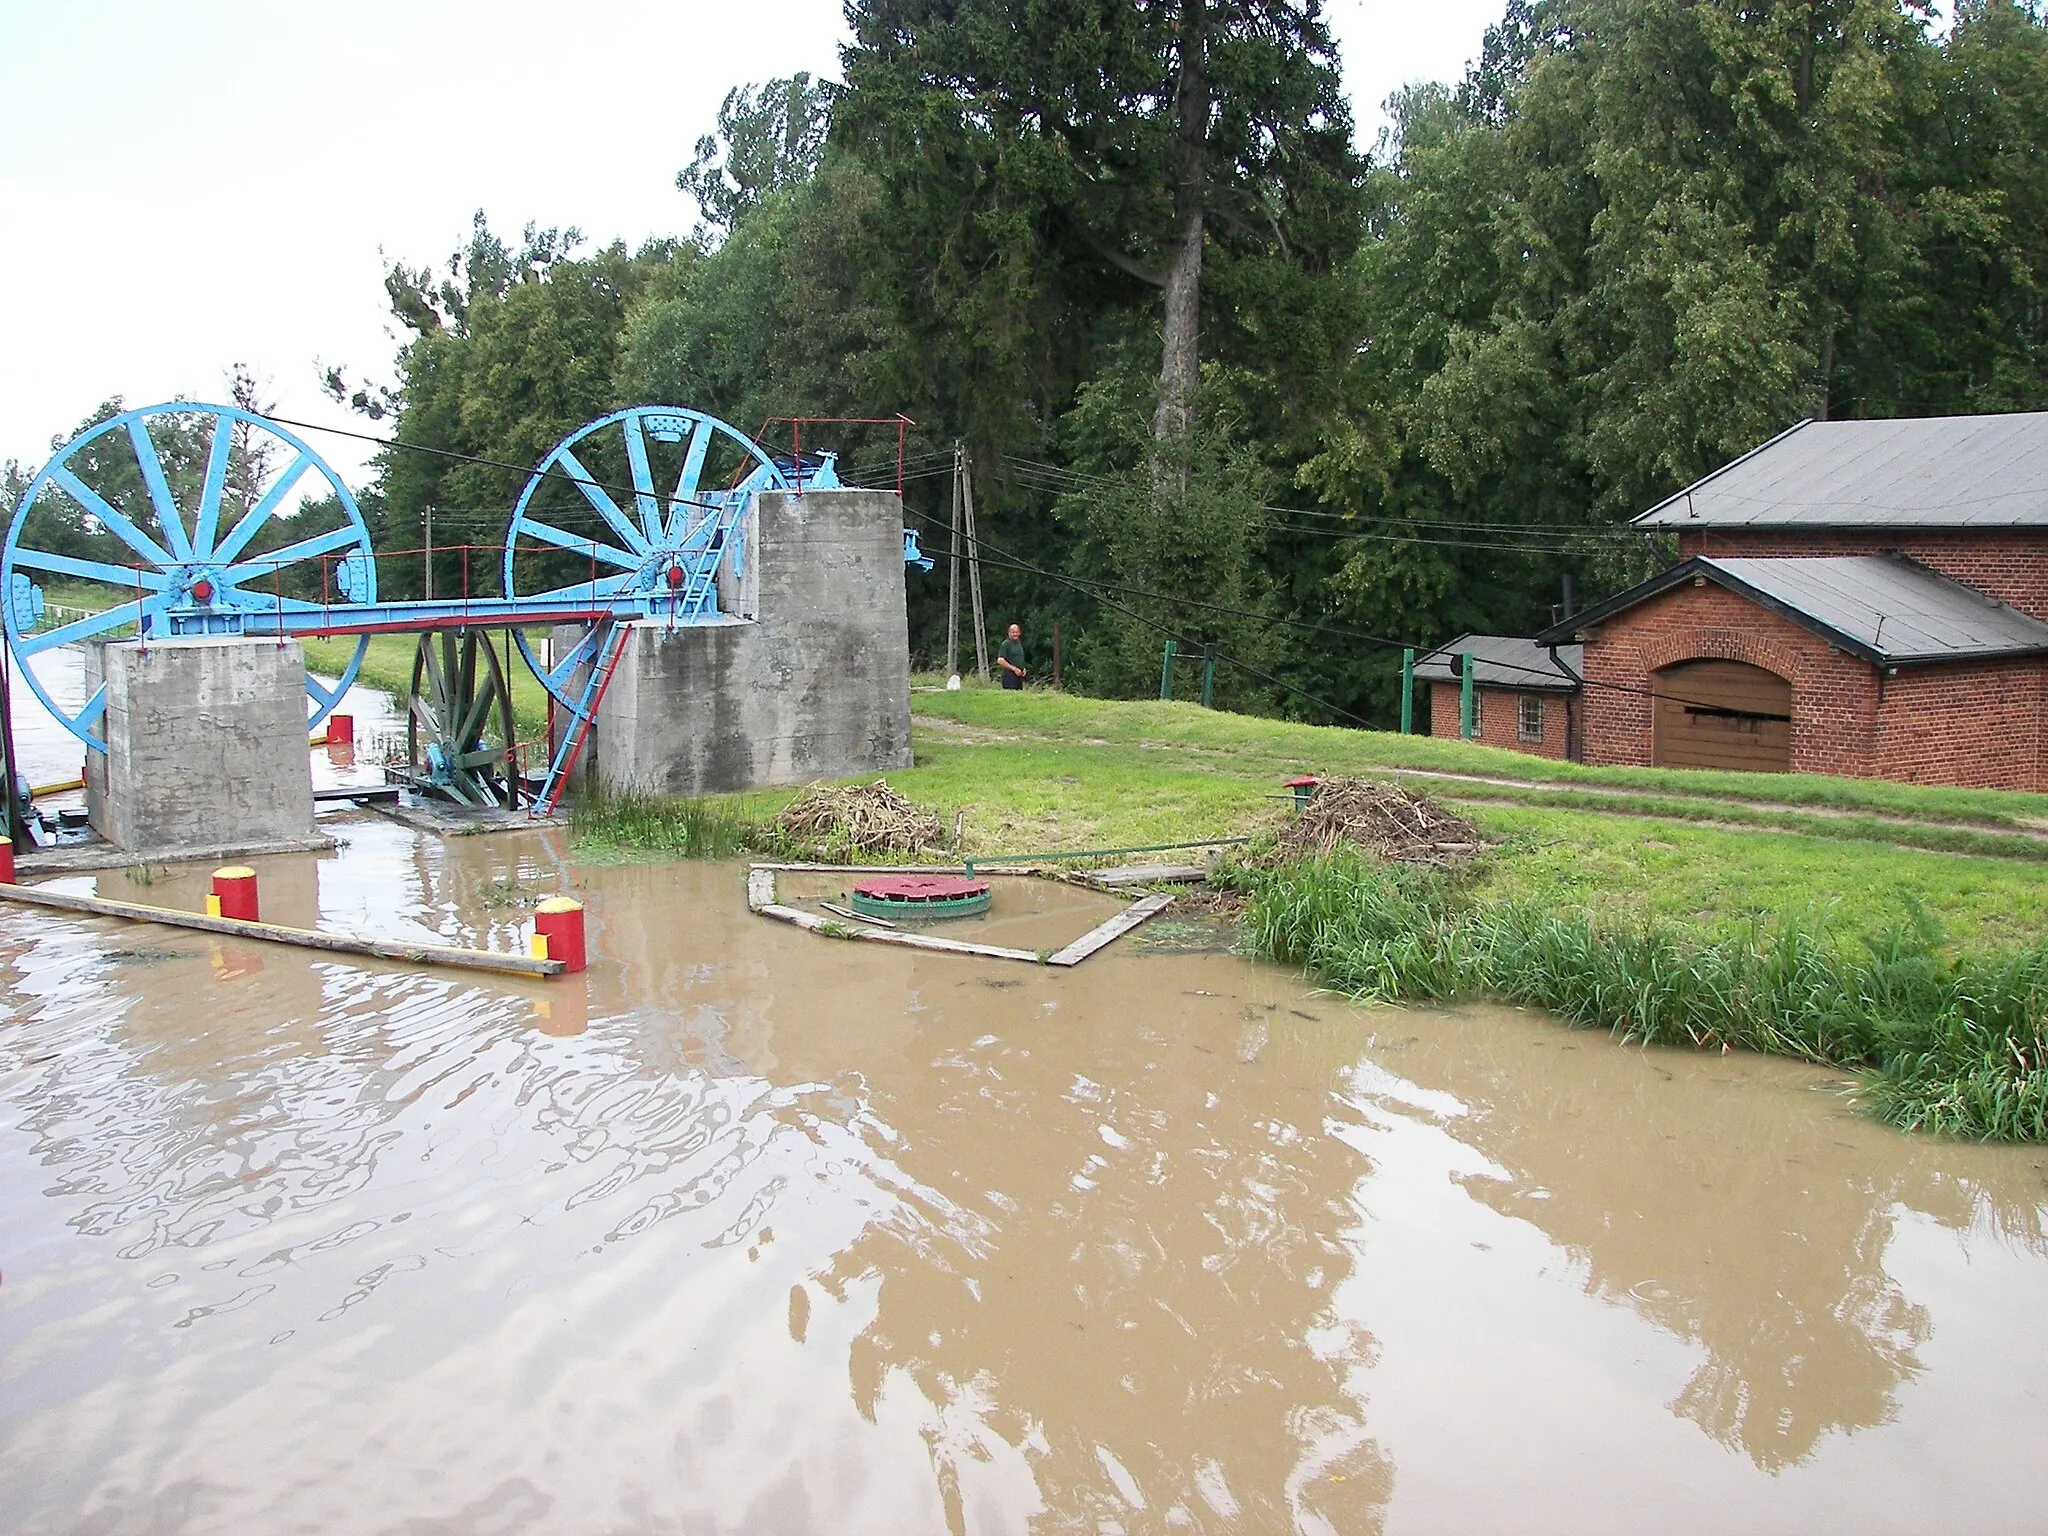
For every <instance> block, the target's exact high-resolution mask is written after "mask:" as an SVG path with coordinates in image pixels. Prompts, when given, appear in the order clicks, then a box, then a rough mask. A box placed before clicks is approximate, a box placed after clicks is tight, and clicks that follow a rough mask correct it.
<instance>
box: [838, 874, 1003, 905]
mask: <svg viewBox="0 0 2048 1536" xmlns="http://www.w3.org/2000/svg"><path fill="white" fill-rule="evenodd" d="M854 890H856V891H858V892H859V893H860V894H861V895H863V896H866V897H869V898H871V899H873V900H876V901H957V900H959V899H960V898H961V897H963V896H984V895H986V894H987V893H988V882H987V881H986V880H973V879H969V878H968V877H967V876H965V875H871V876H869V877H868V878H867V879H865V880H863V881H861V882H860V884H858V885H856V886H855V887H854Z"/></svg>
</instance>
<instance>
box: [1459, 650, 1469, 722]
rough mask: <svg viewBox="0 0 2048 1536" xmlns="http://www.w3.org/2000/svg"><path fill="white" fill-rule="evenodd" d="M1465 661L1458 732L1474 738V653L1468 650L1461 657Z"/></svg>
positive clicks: (1461, 684) (1460, 693) (1460, 692)
mask: <svg viewBox="0 0 2048 1536" xmlns="http://www.w3.org/2000/svg"><path fill="white" fill-rule="evenodd" d="M1459 659H1460V660H1461V661H1462V662H1464V667H1463V669H1462V671H1463V680H1462V682H1461V683H1460V685H1459V688H1458V734H1459V735H1460V736H1462V737H1463V738H1464V739H1465V740H1467V741H1470V740H1471V739H1472V653H1471V652H1470V651H1467V652H1466V653H1465V654H1464V655H1463V656H1462V657H1460V658H1459Z"/></svg>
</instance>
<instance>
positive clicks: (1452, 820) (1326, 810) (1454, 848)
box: [1278, 779, 1481, 866]
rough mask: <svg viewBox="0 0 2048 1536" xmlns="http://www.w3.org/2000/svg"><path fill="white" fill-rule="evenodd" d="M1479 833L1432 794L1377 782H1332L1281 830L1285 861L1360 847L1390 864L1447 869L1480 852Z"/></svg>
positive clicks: (1281, 843) (1324, 782)
mask: <svg viewBox="0 0 2048 1536" xmlns="http://www.w3.org/2000/svg"><path fill="white" fill-rule="evenodd" d="M1480 844H1481V839H1480V836H1479V830H1478V828H1476V827H1474V826H1473V825H1472V823H1471V822H1469V821H1467V820H1465V818H1464V817H1462V816H1454V815H1452V814H1451V813H1450V812H1449V811H1447V810H1445V809H1444V808H1443V807H1442V806H1440V805H1438V804H1437V803H1436V802H1435V801H1434V800H1432V799H1430V798H1429V797H1428V796H1427V795H1411V794H1409V793H1408V792H1407V791H1406V790H1403V789H1398V788H1396V787H1395V786H1393V785H1391V784H1382V783H1380V782H1378V781H1377V780H1374V779H1326V780H1324V781H1323V783H1322V784H1321V785H1320V786H1319V787H1318V788H1317V789H1316V792H1315V793H1314V794H1313V795H1312V796H1310V797H1309V802H1308V804H1307V805H1306V806H1304V807H1303V808H1302V810H1301V814H1300V815H1298V816H1295V817H1294V818H1292V819H1291V820H1290V821H1288V823H1287V824H1286V825H1285V826H1284V827H1282V828H1281V829H1280V846H1279V850H1278V856H1279V858H1280V859H1282V860H1288V859H1303V858H1324V857H1327V856H1328V855H1329V854H1331V853H1333V852H1335V851H1336V850H1337V849H1339V848H1346V847H1349V848H1356V849H1358V850H1359V851H1360V852H1362V853H1365V854H1367V855H1369V856H1370V857H1372V858H1374V859H1377V860H1380V861H1382V862H1387V863H1395V864H1422V865H1438V866H1441V865H1446V864H1452V863H1456V862H1458V861H1459V860H1461V859H1466V858H1470V857H1471V856H1472V855H1473V854H1475V853H1477V852H1478V851H1479V848H1480Z"/></svg>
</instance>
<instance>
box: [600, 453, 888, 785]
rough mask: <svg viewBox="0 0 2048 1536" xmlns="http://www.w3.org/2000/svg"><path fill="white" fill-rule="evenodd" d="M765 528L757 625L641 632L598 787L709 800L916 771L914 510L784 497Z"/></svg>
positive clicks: (877, 494) (754, 533)
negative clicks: (906, 545) (909, 513)
mask: <svg viewBox="0 0 2048 1536" xmlns="http://www.w3.org/2000/svg"><path fill="white" fill-rule="evenodd" d="M753 523H754V526H753V527H752V528H751V529H750V530H749V531H748V538H747V544H746V551H747V560H748V562H749V568H748V569H746V570H745V571H744V572H743V574H742V578H741V584H742V585H743V587H744V589H745V608H746V609H750V610H751V613H752V617H750V618H740V617H733V618H730V619H728V620H727V621H726V622H722V623H716V624H708V625H695V626H678V627H677V628H675V629H670V628H669V627H668V625H667V624H666V623H662V622H659V621H651V622H648V623H645V624H639V625H635V626H634V627H633V631H632V633H631V635H630V637H629V638H628V640H627V642H626V649H625V651H624V654H623V655H622V657H621V659H620V662H619V666H618V670H617V672H616V673H615V674H614V675H613V677H612V681H611V686H610V688H609V689H608V690H607V691H606V693H605V696H604V704H603V707H602V708H601V709H599V711H598V717H597V729H596V732H595V733H594V734H595V737H596V740H595V765H594V771H595V773H596V775H597V778H598V781H599V782H600V783H602V784H604V785H606V786H608V787H613V788H635V789H642V790H651V791H655V792H658V793H663V794H672V795H684V796H697V795H705V794H722V793H730V792H733V791H737V790H748V789H760V788H765V787H767V786H769V785H775V784H804V783H808V782H810V781H811V780H813V779H827V778H851V777H853V776H855V775H859V774H867V773H882V772H887V771H889V770H891V769H896V768H907V767H909V766H910V639H909V626H908V621H907V619H906V617H905V614H904V587H903V504H902V502H901V501H899V500H898V499H897V497H896V495H895V494H894V493H893V492H890V491H844V490H842V491H807V492H805V493H804V494H803V495H801V496H797V495H794V494H791V493H787V492H773V493H769V494H765V495H762V496H760V497H758V498H756V504H755V515H754V519H753ZM735 595H737V594H735ZM743 611H745V610H743Z"/></svg>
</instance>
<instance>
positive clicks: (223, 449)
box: [192, 416, 235, 557]
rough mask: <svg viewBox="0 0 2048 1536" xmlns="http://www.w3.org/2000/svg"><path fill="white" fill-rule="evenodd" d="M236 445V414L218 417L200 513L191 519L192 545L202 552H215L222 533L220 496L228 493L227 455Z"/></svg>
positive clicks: (207, 466)
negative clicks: (215, 544) (216, 540)
mask: <svg viewBox="0 0 2048 1536" xmlns="http://www.w3.org/2000/svg"><path fill="white" fill-rule="evenodd" d="M234 447H235V422H234V418H233V417H231V416H217V417H215V418H214V422H213V447H212V449H211V450H209V451H208V453H207V455H206V484H205V487H204V488H203V489H202V490H201V491H200V493H199V514H198V516H196V517H195V518H194V519H193V520H192V547H193V548H194V549H195V550H197V551H198V552H199V554H201V555H202V556H208V557H210V556H212V554H213V552H214V550H213V541H214V539H215V538H217V537H218V536H219V534H220V499H221V497H222V496H223V495H225V494H226V493H227V484H228V455H229V454H231V453H232V452H233V451H234Z"/></svg>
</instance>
